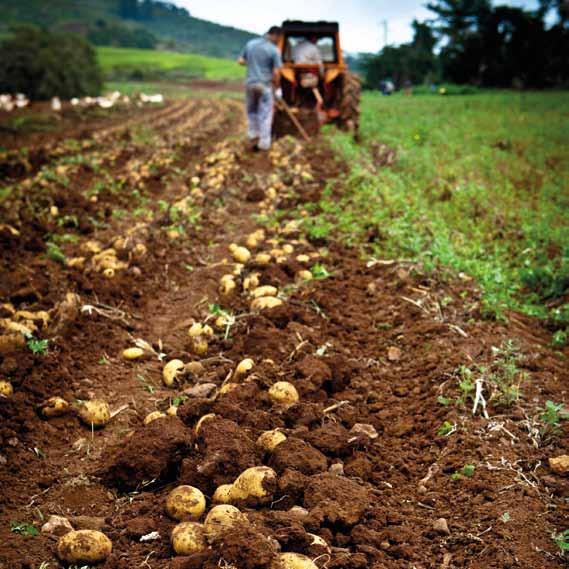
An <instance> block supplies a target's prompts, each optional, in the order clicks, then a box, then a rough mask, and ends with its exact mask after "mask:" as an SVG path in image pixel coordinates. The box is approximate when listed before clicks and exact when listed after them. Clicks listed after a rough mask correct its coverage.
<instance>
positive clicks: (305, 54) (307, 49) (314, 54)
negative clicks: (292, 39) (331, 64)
mask: <svg viewBox="0 0 569 569" xmlns="http://www.w3.org/2000/svg"><path fill="white" fill-rule="evenodd" d="M317 42H318V37H317V36H314V35H313V36H308V37H307V38H305V39H303V40H301V41H300V42H298V43H297V44H296V45H295V46H294V51H293V56H292V58H293V60H294V62H295V63H308V64H314V65H318V68H319V69H320V75H322V74H323V73H324V64H323V63H322V54H321V53H320V50H319V49H318V45H317Z"/></svg>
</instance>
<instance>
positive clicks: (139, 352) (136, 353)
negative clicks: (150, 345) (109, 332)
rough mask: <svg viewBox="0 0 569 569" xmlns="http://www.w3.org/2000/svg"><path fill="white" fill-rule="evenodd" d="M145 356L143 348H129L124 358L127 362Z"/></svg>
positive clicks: (125, 351)
mask: <svg viewBox="0 0 569 569" xmlns="http://www.w3.org/2000/svg"><path fill="white" fill-rule="evenodd" d="M143 355H144V350H143V349H142V348H127V349H126V350H123V352H122V357H123V358H124V359H125V360H129V361H130V360H137V359H139V358H141V357H142V356H143Z"/></svg>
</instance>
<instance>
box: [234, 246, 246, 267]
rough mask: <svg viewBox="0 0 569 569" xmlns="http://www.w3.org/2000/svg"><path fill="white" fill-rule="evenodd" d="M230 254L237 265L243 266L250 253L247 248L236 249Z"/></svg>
mask: <svg viewBox="0 0 569 569" xmlns="http://www.w3.org/2000/svg"><path fill="white" fill-rule="evenodd" d="M231 253H232V255H233V258H234V259H235V260H236V261H237V262H238V263H243V264H245V263H246V262H247V261H248V260H249V259H250V258H251V251H249V249H247V247H237V248H236V249H234V250H233V251H232V252H231Z"/></svg>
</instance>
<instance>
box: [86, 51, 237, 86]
mask: <svg viewBox="0 0 569 569" xmlns="http://www.w3.org/2000/svg"><path fill="white" fill-rule="evenodd" d="M97 56H98V59H99V63H100V64H101V67H102V69H103V73H104V75H105V77H106V78H107V79H109V80H132V79H136V80H157V79H160V80H163V79H191V78H198V79H213V80H222V79H241V78H242V77H243V75H244V73H245V72H244V69H243V67H240V66H239V65H237V63H236V62H235V61H233V60H228V59H220V58H216V57H208V56H204V55H195V54H192V53H176V52H171V51H153V50H148V49H126V48H116V47H99V48H97Z"/></svg>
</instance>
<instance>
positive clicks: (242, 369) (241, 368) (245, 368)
mask: <svg viewBox="0 0 569 569" xmlns="http://www.w3.org/2000/svg"><path fill="white" fill-rule="evenodd" d="M254 366H255V362H254V361H253V360H252V359H251V358H245V359H244V360H241V361H240V362H239V363H238V364H237V367H236V368H235V372H234V373H233V376H234V377H239V376H240V375H245V374H247V373H249V372H250V371H251V370H252V369H253V367H254Z"/></svg>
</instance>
